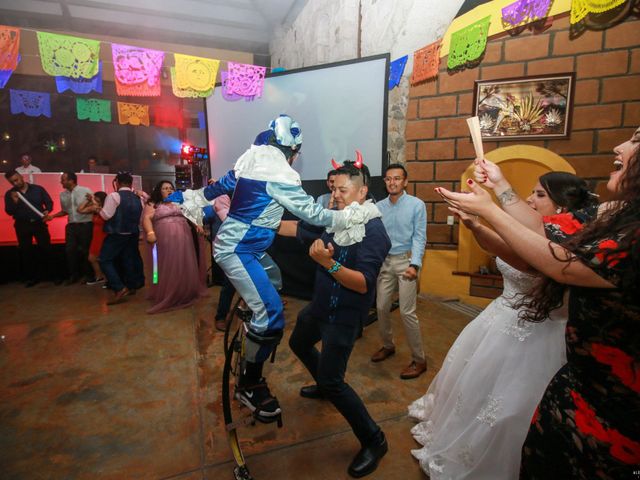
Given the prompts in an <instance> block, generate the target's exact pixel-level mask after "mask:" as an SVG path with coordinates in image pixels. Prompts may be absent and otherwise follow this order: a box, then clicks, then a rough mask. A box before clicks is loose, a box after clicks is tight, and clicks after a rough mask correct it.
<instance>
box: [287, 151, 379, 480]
mask: <svg viewBox="0 0 640 480" xmlns="http://www.w3.org/2000/svg"><path fill="white" fill-rule="evenodd" d="M368 178H369V172H368V169H367V167H366V166H365V165H361V166H360V168H358V167H356V164H354V163H351V162H345V166H343V167H341V168H340V169H338V170H337V172H336V177H335V185H334V187H335V188H334V192H333V197H334V201H335V202H334V203H335V204H336V206H337V207H338V209H340V210H342V209H344V208H345V207H346V206H348V205H350V204H351V202H354V201H355V202H358V203H359V204H361V205H363V206H364V207H367V208H366V209H365V211H366V212H367V213H366V215H367V217H368V221H367V223H366V224H365V225H364V226H362V225H359V226H358V227H355V229H354V230H355V231H353V230H352V231H349V232H348V233H349V234H348V235H346V237H345V236H344V234H343V233H342V232H336V233H335V234H334V233H329V232H327V231H322V230H320V231H318V230H317V229H316V228H315V227H310V226H308V225H307V224H305V223H303V222H299V223H297V222H291V221H289V222H282V224H281V227H280V230H279V233H280V234H281V235H285V236H296V237H297V238H298V239H299V240H300V241H302V242H304V243H310V244H311V248H310V249H309V255H310V256H311V258H312V259H313V260H314V261H315V262H316V263H318V267H317V269H316V278H315V288H314V295H313V300H312V302H311V303H310V304H309V305H307V307H305V308H304V309H303V310H302V311H301V312H300V313H299V315H298V321H297V323H296V326H295V328H294V331H293V333H292V334H291V338H290V339H289V346H290V347H291V350H292V351H293V352H294V353H295V354H296V356H297V357H298V358H299V359H300V360H301V361H302V363H303V364H304V365H305V367H306V368H307V370H309V373H310V374H311V376H312V377H313V379H314V380H315V381H316V385H312V386H307V387H303V388H302V389H301V391H300V395H301V396H303V397H307V398H326V399H328V400H329V401H330V402H331V403H333V405H334V406H335V407H336V409H337V410H338V411H339V412H340V413H341V414H342V416H343V417H344V418H345V419H346V420H347V422H349V425H350V426H351V428H352V429H353V432H354V434H355V435H356V437H358V440H359V441H360V443H361V446H362V448H361V449H360V451H359V452H358V454H357V455H356V456H355V458H354V459H353V461H352V462H351V465H350V466H349V468H348V470H347V471H348V473H349V475H351V476H353V477H363V476H365V475H368V474H370V473H372V472H373V471H374V470H375V469H376V468H377V466H378V462H379V461H380V459H381V458H382V457H383V456H384V455H385V453H386V452H387V448H388V447H387V441H386V438H385V435H384V433H383V432H382V430H381V428H380V427H379V426H378V425H377V424H376V422H375V421H374V420H373V419H372V418H371V416H370V415H369V412H368V411H367V409H366V407H365V405H364V403H363V402H362V400H361V399H360V397H359V396H358V394H357V393H356V392H355V391H354V390H353V389H352V388H351V386H349V385H348V384H347V383H345V381H344V377H345V373H346V370H347V363H348V361H349V356H350V355H351V351H352V350H353V346H354V343H355V341H356V339H357V337H358V336H359V334H360V332H361V331H362V327H363V324H364V321H365V319H366V318H367V316H368V313H369V307H370V306H371V305H372V304H373V298H374V294H375V287H376V279H377V278H378V274H379V273H380V267H381V266H382V264H383V262H384V259H385V257H386V256H387V253H388V252H389V249H390V248H391V241H390V240H389V237H388V235H387V232H386V230H385V228H384V225H383V223H382V220H381V219H380V217H381V214H380V211H379V210H378V209H377V207H376V206H375V205H374V204H373V203H371V202H370V201H366V202H365V200H366V197H367V193H368ZM363 227H364V228H363ZM320 341H322V351H318V349H317V348H316V347H315V345H316V344H317V343H318V342H320Z"/></svg>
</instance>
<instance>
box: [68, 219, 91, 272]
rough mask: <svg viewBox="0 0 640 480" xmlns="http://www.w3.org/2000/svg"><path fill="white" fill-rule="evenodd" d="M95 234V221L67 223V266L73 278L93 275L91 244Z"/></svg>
mask: <svg viewBox="0 0 640 480" xmlns="http://www.w3.org/2000/svg"><path fill="white" fill-rule="evenodd" d="M92 236H93V222H83V223H67V226H66V228H65V253H66V256H67V268H68V269H69V276H70V277H71V279H72V280H78V279H79V278H81V277H83V276H84V277H87V278H90V277H92V276H93V275H92V273H91V272H92V270H91V266H90V265H89V260H88V257H89V245H91V237H92Z"/></svg>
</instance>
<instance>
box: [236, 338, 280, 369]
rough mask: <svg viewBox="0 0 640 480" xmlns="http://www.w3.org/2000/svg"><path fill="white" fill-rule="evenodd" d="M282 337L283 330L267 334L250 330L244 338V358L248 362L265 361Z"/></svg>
mask: <svg viewBox="0 0 640 480" xmlns="http://www.w3.org/2000/svg"><path fill="white" fill-rule="evenodd" d="M281 339H282V330H279V331H277V332H270V333H269V334H267V335H265V334H262V333H256V332H254V331H253V330H248V331H247V335H246V337H245V339H244V358H245V360H247V361H248V362H254V363H257V362H264V361H265V360H267V358H269V355H271V352H273V350H274V349H275V348H276V346H278V344H279V343H280V340H281Z"/></svg>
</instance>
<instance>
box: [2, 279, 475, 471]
mask: <svg viewBox="0 0 640 480" xmlns="http://www.w3.org/2000/svg"><path fill="white" fill-rule="evenodd" d="M209 292H210V295H209V297H208V298H204V299H202V300H200V301H199V302H198V303H197V304H196V305H195V306H193V307H190V308H187V309H183V310H178V311H174V312H169V313H164V314H158V315H147V314H146V313H145V309H146V308H147V307H148V305H147V301H146V300H145V298H144V291H140V292H138V294H137V295H135V296H133V297H129V298H128V301H127V302H126V303H124V304H121V305H115V306H111V307H108V306H106V304H105V302H106V299H107V298H108V292H107V291H105V290H102V289H100V288H99V287H88V286H84V285H72V286H66V287H65V286H53V285H52V284H51V283H43V284H38V285H36V286H35V287H33V288H28V289H27V288H24V287H23V286H22V285H21V284H17V283H13V284H6V285H2V286H0V312H2V314H1V315H0V335H1V337H0V471H1V472H2V473H1V474H0V477H1V478H3V479H6V480H8V479H92V480H93V479H114V480H115V479H117V480H122V479H175V480H195V479H225V478H228V479H232V478H233V474H232V470H233V464H232V462H231V454H230V450H229V448H228V444H227V441H226V435H225V430H224V423H223V421H222V405H221V398H220V395H221V393H220V382H221V371H222V365H223V360H224V358H223V354H222V334H221V333H219V332H217V331H215V329H214V328H213V312H214V310H215V306H216V304H217V294H218V288H217V287H213V288H211V289H209ZM304 304H305V303H304V302H303V301H300V300H297V299H293V298H288V304H287V307H286V310H285V313H286V316H287V319H288V326H287V331H286V334H287V336H288V334H289V333H290V332H291V328H292V326H293V323H294V322H295V318H296V314H297V312H298V311H299V310H300V308H301V307H302V306H303V305H304ZM418 311H419V317H420V319H421V325H422V332H423V337H424V340H425V347H426V351H427V357H428V364H429V370H428V372H427V373H426V374H425V375H423V376H421V377H419V378H418V379H415V380H408V381H407V380H400V378H399V373H400V371H401V370H402V368H403V367H405V366H406V365H407V364H408V363H409V362H410V355H409V353H408V350H407V347H406V344H405V342H404V332H403V330H402V326H401V324H400V320H399V317H398V312H397V311H396V312H394V331H395V333H396V334H397V340H396V343H397V347H398V351H397V353H396V355H395V356H393V357H391V358H389V359H388V360H386V361H385V362H382V363H376V364H374V363H372V362H370V360H369V357H370V356H371V354H372V353H373V352H374V351H375V350H376V349H377V348H379V346H380V344H379V341H378V332H377V326H376V325H375V324H373V325H371V326H370V327H367V329H365V332H364V336H363V338H362V339H360V340H359V341H358V342H357V344H356V347H355V350H354V352H353V355H352V357H351V360H350V363H349V369H348V374H347V379H348V381H349V383H350V384H351V385H352V386H353V387H354V389H355V390H356V391H357V392H359V394H360V395H361V396H362V398H363V400H364V402H365V404H366V405H367V407H368V408H369V410H370V412H371V414H372V416H373V417H374V418H375V419H376V421H378V422H379V423H380V425H381V426H382V428H383V429H384V431H385V432H386V434H387V438H388V441H389V446H390V450H389V453H388V455H387V456H386V457H385V458H384V459H383V461H382V462H381V464H380V467H379V469H378V470H377V471H376V472H375V473H374V474H372V475H371V476H369V477H367V478H372V479H407V480H411V479H421V478H425V475H424V474H423V473H422V472H421V471H420V469H419V467H418V464H417V462H416V461H415V460H414V459H413V457H412V456H411V455H410V450H411V449H412V448H415V446H416V444H415V442H414V440H413V438H412V437H411V435H410V433H409V429H410V427H411V425H412V422H411V420H410V419H408V418H407V415H406V411H407V408H406V407H407V405H408V404H409V403H410V402H411V401H412V400H414V399H415V398H417V397H418V396H420V395H422V394H423V393H424V391H425V390H426V388H427V386H428V384H429V382H430V381H431V379H432V378H433V376H434V375H435V373H436V372H437V371H438V369H439V367H440V365H441V363H442V361H443V358H444V356H445V354H446V352H447V350H448V348H449V346H450V345H451V343H452V342H453V340H454V339H455V337H456V336H457V334H458V333H459V332H460V330H461V329H462V328H463V327H464V326H465V325H466V324H467V323H468V321H469V320H470V317H469V316H468V315H466V314H465V313H462V312H458V311H455V310H452V309H450V308H448V307H447V306H445V305H444V304H442V303H439V302H437V301H434V300H429V299H424V298H421V299H420V300H419V308H418ZM266 371H267V373H268V378H269V381H270V384H271V386H272V390H273V391H274V392H275V393H276V394H277V395H278V398H279V399H280V402H281V404H282V406H283V411H284V413H283V420H284V427H283V428H282V429H278V428H276V426H275V425H274V424H273V425H262V424H258V425H256V426H253V427H252V426H247V427H245V428H242V429H241V430H240V436H241V439H242V445H243V449H244V452H245V455H246V456H247V461H248V465H249V467H250V470H251V473H252V475H253V476H254V478H255V479H256V480H266V479H268V480H278V479H289V478H290V479H295V478H302V479H309V480H313V479H318V480H319V479H343V478H348V475H347V473H346V469H347V466H348V464H349V462H350V461H351V459H352V457H353V456H354V455H355V453H356V452H357V450H358V444H357V441H356V439H355V437H354V436H353V434H352V433H351V431H350V429H349V427H348V425H347V424H346V422H345V421H344V420H343V419H342V417H341V416H340V415H339V414H338V413H337V412H336V411H335V410H334V409H333V407H332V406H331V405H330V404H329V403H327V402H324V401H318V400H308V399H303V398H301V397H299V396H298V390H299V388H300V387H301V386H302V385H304V384H307V383H308V382H309V379H310V377H309V376H308V374H307V373H306V372H305V371H304V370H303V368H302V366H301V364H300V363H299V362H298V361H297V359H296V358H295V357H294V355H293V354H292V353H291V352H290V351H289V349H288V346H287V339H286V338H285V341H284V342H283V343H282V344H281V347H280V348H279V350H278V355H277V361H276V363H275V364H274V365H269V366H268V367H267V370H266Z"/></svg>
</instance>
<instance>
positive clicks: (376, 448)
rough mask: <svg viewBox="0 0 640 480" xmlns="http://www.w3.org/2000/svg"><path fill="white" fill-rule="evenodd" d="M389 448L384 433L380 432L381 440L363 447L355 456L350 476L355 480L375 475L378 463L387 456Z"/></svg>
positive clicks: (349, 470) (350, 468)
mask: <svg viewBox="0 0 640 480" xmlns="http://www.w3.org/2000/svg"><path fill="white" fill-rule="evenodd" d="M388 450H389V446H388V445H387V439H386V438H385V436H384V432H382V431H381V432H380V435H379V438H377V439H376V440H375V441H374V442H372V443H371V444H369V445H367V446H366V447H362V448H361V449H360V451H359V452H358V454H357V455H356V456H355V458H354V459H353V461H352V462H351V465H349V469H348V470H347V472H349V475H351V476H352V477H355V478H360V477H364V476H365V475H369V474H370V473H373V472H374V471H375V469H376V468H378V462H380V459H381V458H382V457H384V456H385V454H386V453H387V451H388Z"/></svg>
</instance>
